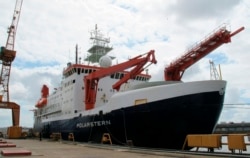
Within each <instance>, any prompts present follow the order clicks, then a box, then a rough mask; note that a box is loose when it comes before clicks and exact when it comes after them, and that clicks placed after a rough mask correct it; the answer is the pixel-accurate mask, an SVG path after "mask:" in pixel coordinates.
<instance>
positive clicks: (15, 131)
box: [0, 0, 23, 138]
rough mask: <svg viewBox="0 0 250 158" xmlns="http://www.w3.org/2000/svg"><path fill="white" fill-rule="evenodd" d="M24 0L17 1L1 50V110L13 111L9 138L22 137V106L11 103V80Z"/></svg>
mask: <svg viewBox="0 0 250 158" xmlns="http://www.w3.org/2000/svg"><path fill="white" fill-rule="evenodd" d="M22 3H23V0H16V4H15V9H14V15H13V18H12V23H11V25H10V26H9V27H8V31H7V33H8V38H7V42H6V45H5V47H1V48H0V60H1V65H2V68H1V74H0V108H5V109H11V110H12V127H9V128H8V136H9V138H18V137H20V135H21V130H22V129H21V127H19V119H20V118H19V117H20V106H19V105H18V104H16V103H14V102H10V97H9V79H10V71H11V64H12V62H13V61H14V59H15V57H16V51H15V50H14V45H15V37H16V31H17V25H18V22H19V18H20V13H21V7H22Z"/></svg>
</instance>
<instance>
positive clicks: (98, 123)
mask: <svg viewBox="0 0 250 158" xmlns="http://www.w3.org/2000/svg"><path fill="white" fill-rule="evenodd" d="M106 125H111V121H110V120H104V121H93V122H81V123H77V124H76V128H87V127H98V126H99V127H100V126H106Z"/></svg>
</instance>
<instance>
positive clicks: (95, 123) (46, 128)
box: [34, 91, 224, 149]
mask: <svg viewBox="0 0 250 158" xmlns="http://www.w3.org/2000/svg"><path fill="white" fill-rule="evenodd" d="M223 101H224V94H219V92H218V91H215V92H204V93H198V94H191V95H185V96H179V97H175V98H170V99H165V100H159V101H155V102H150V103H146V104H141V105H137V106H132V107H125V108H121V109H117V110H113V111H111V112H109V113H105V114H102V112H99V114H96V115H88V116H79V117H75V118H72V119H66V120H60V121H52V122H47V123H41V124H35V126H34V129H35V130H36V131H40V130H41V129H42V128H43V132H44V133H43V136H45V137H48V136H49V135H50V134H51V133H53V132H61V134H62V138H63V139H66V140H67V139H68V134H69V133H74V137H75V140H76V141H86V142H97V143H100V142H101V138H102V135H103V133H109V134H110V135H111V138H112V142H113V143H117V144H127V142H128V140H129V141H130V142H132V143H133V145H134V146H142V147H153V148H169V149H181V148H182V146H183V143H184V140H185V137H186V135H187V134H208V133H212V132H213V130H214V127H215V125H216V123H217V120H218V118H219V116H220V113H221V110H222V107H223ZM117 106H119V105H117Z"/></svg>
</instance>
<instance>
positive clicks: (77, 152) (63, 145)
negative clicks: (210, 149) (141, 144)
mask: <svg viewBox="0 0 250 158" xmlns="http://www.w3.org/2000/svg"><path fill="white" fill-rule="evenodd" d="M4 141H7V142H10V143H13V144H15V145H16V147H12V148H10V147H8V148H0V150H1V151H2V150H6V149H8V150H28V151H31V152H32V154H31V155H30V156H25V157H30V158H128V157H132V158H145V157H146V158H184V157H185V158H186V157H188V158H212V157H213V158H214V157H238V156H240V157H245V156H244V155H231V154H229V155H220V154H219V155H218V154H210V153H207V152H203V153H200V152H197V153H196V152H192V153H190V152H181V151H168V150H153V149H152V150H151V149H142V148H134V147H123V146H116V145H106V144H92V143H79V142H71V141H52V140H49V139H43V140H42V141H40V140H39V139H4ZM248 156H249V155H248ZM1 157H11V158H20V157H24V156H3V155H0V158H1Z"/></svg>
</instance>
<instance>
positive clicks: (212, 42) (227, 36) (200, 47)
mask: <svg viewBox="0 0 250 158" xmlns="http://www.w3.org/2000/svg"><path fill="white" fill-rule="evenodd" d="M242 30H244V27H241V28H239V29H238V30H236V31H234V32H233V33H231V32H230V31H229V30H227V29H226V26H222V27H219V29H217V30H215V31H214V32H212V33H211V34H210V35H209V36H207V37H206V38H205V39H204V40H202V41H201V42H199V43H197V44H195V45H194V46H193V47H191V48H190V49H188V50H187V52H186V53H185V54H184V55H182V56H181V57H180V58H178V59H177V60H175V61H173V62H171V63H170V65H169V66H167V67H166V68H165V70H164V75H165V80H166V81H180V80H181V78H182V76H183V74H184V72H185V70H186V69H187V68H189V67H190V66H191V65H193V64H194V63H196V62H197V61H199V60H200V59H202V58H203V57H204V56H206V55H207V54H209V53H211V52H212V51H213V50H215V49H216V48H218V47H219V46H221V45H222V44H225V43H229V42H231V37H232V36H234V35H236V34H237V33H239V32H241V31H242Z"/></svg>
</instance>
